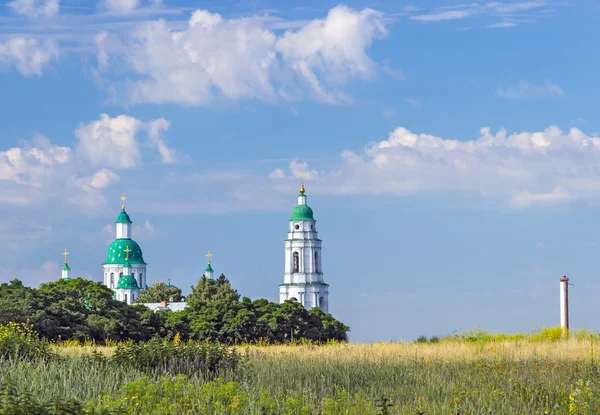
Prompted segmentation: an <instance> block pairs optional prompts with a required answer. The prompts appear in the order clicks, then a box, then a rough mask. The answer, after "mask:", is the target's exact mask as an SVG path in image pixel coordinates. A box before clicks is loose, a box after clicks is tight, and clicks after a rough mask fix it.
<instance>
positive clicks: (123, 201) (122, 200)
mask: <svg viewBox="0 0 600 415" xmlns="http://www.w3.org/2000/svg"><path fill="white" fill-rule="evenodd" d="M126 200H127V197H125V193H121V209H122V210H125V201H126Z"/></svg>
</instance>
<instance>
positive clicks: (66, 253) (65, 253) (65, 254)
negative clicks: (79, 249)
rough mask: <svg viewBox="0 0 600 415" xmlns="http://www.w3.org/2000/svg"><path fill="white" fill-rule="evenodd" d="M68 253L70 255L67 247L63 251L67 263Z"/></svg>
mask: <svg viewBox="0 0 600 415" xmlns="http://www.w3.org/2000/svg"><path fill="white" fill-rule="evenodd" d="M67 255H69V253H68V252H67V250H66V249H65V252H63V256H64V257H65V264H66V263H67Z"/></svg>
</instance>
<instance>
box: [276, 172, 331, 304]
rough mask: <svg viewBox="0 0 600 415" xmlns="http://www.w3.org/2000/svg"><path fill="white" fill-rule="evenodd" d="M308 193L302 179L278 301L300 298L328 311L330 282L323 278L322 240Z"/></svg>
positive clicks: (288, 241)
mask: <svg viewBox="0 0 600 415" xmlns="http://www.w3.org/2000/svg"><path fill="white" fill-rule="evenodd" d="M305 193H306V190H305V189H304V182H303V183H302V185H301V186H300V194H299V195H298V205H297V206H296V207H295V208H294V210H293V211H292V217H291V219H290V221H289V229H288V235H287V239H286V240H285V271H284V274H283V284H281V285H280V286H279V302H280V303H283V302H284V301H286V300H292V301H298V302H299V303H300V304H302V305H303V306H304V307H305V308H307V309H311V308H313V307H319V308H320V309H321V310H322V311H323V312H325V313H327V312H328V309H329V298H328V296H329V285H328V284H325V282H324V281H323V268H322V262H321V240H320V239H319V235H318V233H317V221H315V219H314V216H313V210H312V209H311V208H310V207H309V206H308V205H307V204H306V194H305Z"/></svg>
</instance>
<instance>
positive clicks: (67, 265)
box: [62, 262, 71, 271]
mask: <svg viewBox="0 0 600 415" xmlns="http://www.w3.org/2000/svg"><path fill="white" fill-rule="evenodd" d="M62 270H63V271H71V268H69V264H67V263H66V262H65V265H64V266H63V267H62Z"/></svg>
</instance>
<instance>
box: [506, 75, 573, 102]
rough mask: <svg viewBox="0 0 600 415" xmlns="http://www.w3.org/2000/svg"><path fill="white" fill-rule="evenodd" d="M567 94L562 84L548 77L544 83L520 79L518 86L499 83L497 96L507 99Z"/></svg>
mask: <svg viewBox="0 0 600 415" xmlns="http://www.w3.org/2000/svg"><path fill="white" fill-rule="evenodd" d="M564 94H565V92H564V91H563V89H562V88H561V87H560V85H558V84H556V83H553V82H552V81H551V80H549V79H547V80H546V81H545V82H544V83H543V84H541V85H537V84H531V83H529V82H527V81H523V80H522V81H520V82H519V85H518V86H516V87H510V88H504V87H503V86H501V85H499V86H498V87H497V88H496V96H498V97H500V98H506V99H534V98H545V97H562V96H563V95H564Z"/></svg>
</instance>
